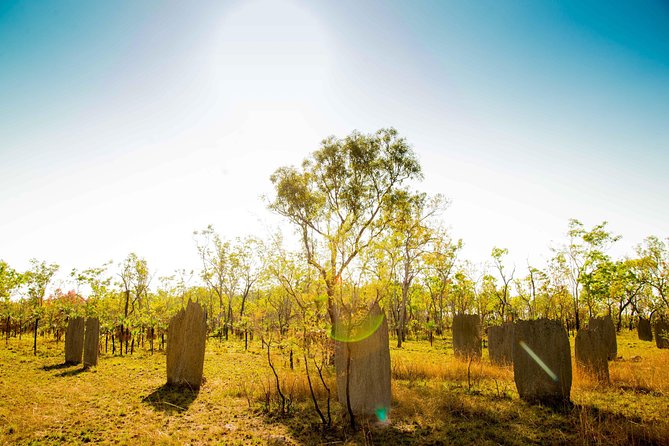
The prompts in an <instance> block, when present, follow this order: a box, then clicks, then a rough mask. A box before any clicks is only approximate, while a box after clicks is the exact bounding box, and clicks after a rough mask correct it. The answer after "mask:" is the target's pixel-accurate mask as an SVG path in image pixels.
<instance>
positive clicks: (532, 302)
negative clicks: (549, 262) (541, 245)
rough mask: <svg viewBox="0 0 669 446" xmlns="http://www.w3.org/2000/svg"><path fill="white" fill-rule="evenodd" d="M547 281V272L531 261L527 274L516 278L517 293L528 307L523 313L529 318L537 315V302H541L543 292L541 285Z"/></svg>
mask: <svg viewBox="0 0 669 446" xmlns="http://www.w3.org/2000/svg"><path fill="white" fill-rule="evenodd" d="M545 281H546V276H545V273H544V272H543V271H541V270H539V269H538V268H535V267H534V266H531V265H530V264H529V263H528V265H527V275H526V276H525V277H523V278H522V279H515V280H514V285H515V288H516V294H517V295H518V298H519V299H520V301H522V302H523V304H524V306H525V309H526V311H523V313H524V315H525V316H526V317H528V318H529V319H535V318H536V317H537V304H538V303H539V302H538V301H539V296H540V294H541V285H542V284H543V283H545Z"/></svg>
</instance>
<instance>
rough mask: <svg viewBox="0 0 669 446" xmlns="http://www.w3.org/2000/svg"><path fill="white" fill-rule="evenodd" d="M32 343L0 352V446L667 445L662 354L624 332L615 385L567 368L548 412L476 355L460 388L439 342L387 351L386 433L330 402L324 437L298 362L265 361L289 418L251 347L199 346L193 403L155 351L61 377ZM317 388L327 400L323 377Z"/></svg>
mask: <svg viewBox="0 0 669 446" xmlns="http://www.w3.org/2000/svg"><path fill="white" fill-rule="evenodd" d="M570 339H571V341H572V352H573V338H570ZM391 343H392V340H391ZM31 344H32V343H31V339H29V337H23V339H22V340H20V341H19V340H17V339H10V341H9V344H8V346H7V347H5V346H3V347H2V348H0V444H45V445H47V444H83V443H94V444H163V445H172V444H192V445H198V444H434V445H438V444H472V443H476V444H620V445H623V444H625V445H626V444H669V373H668V372H667V370H668V369H669V350H658V349H657V348H655V346H654V343H651V342H644V341H638V340H637V339H636V333H631V332H624V333H622V334H621V335H619V336H618V355H619V356H622V360H617V361H614V362H611V363H610V372H611V380H612V385H611V386H609V387H601V386H597V384H596V383H595V382H594V381H592V380H590V379H588V378H587V377H585V376H582V375H581V374H579V373H578V371H577V370H576V369H574V384H573V387H572V401H573V403H574V406H573V407H571V408H566V409H564V410H557V411H556V410H552V409H548V408H544V407H538V406H531V405H528V404H527V403H525V402H523V401H521V400H520V399H519V398H518V394H517V392H516V390H515V385H514V382H513V371H512V369H511V368H500V367H496V366H492V365H490V364H489V362H488V359H487V353H484V360H483V361H481V362H478V363H477V362H473V363H472V364H471V367H470V368H469V375H470V379H469V382H468V379H467V375H468V364H467V363H466V362H464V361H460V360H457V359H455V358H454V357H453V355H452V350H451V348H450V339H448V338H447V339H437V340H435V342H434V346H433V347H430V345H429V343H427V342H426V341H409V342H406V343H405V345H404V347H403V348H402V349H395V348H392V347H391V358H392V375H393V376H392V377H393V407H392V412H391V414H390V420H391V423H390V424H389V425H387V426H378V425H375V424H374V423H371V422H366V423H363V426H362V427H361V428H360V429H359V430H358V431H357V432H353V431H351V430H349V429H348V428H347V427H346V425H347V423H346V421H345V420H343V419H342V414H343V410H342V407H341V406H339V405H338V404H337V403H336V402H334V400H333V403H332V415H333V425H334V427H333V428H331V429H329V430H326V431H325V432H323V431H322V430H321V427H320V420H319V418H318V416H317V415H316V413H315V411H314V410H313V405H312V403H311V400H310V397H309V392H308V387H307V385H306V378H304V371H303V367H304V364H303V363H302V362H301V361H298V360H297V357H296V360H295V370H293V371H291V370H290V368H289V363H288V352H287V351H284V352H283V354H282V353H281V352H280V351H279V349H276V351H275V355H274V362H275V365H277V369H278V372H279V376H280V378H281V380H282V382H283V390H284V392H285V393H286V394H288V396H289V397H291V398H292V399H293V403H292V406H291V409H290V413H289V414H288V415H282V416H280V415H278V411H277V402H276V389H275V386H274V384H273V376H272V375H271V371H270V369H269V367H268V366H267V361H266V355H265V352H264V351H263V350H261V346H260V342H258V341H254V342H252V343H251V344H250V346H249V350H248V351H246V352H245V351H244V343H243V342H238V341H229V342H226V341H223V342H221V341H218V340H213V339H212V340H209V341H208V344H207V350H206V356H205V366H204V367H205V368H204V375H205V379H206V382H205V384H204V386H203V387H202V388H201V390H200V391H199V393H195V392H193V391H189V390H186V391H184V392H181V393H179V392H175V391H173V390H170V389H166V388H164V387H163V385H164V383H165V379H166V377H165V355H164V353H163V352H156V353H154V354H153V355H152V354H150V353H149V352H148V351H145V350H142V349H140V350H138V351H136V352H135V354H134V355H132V356H129V355H128V356H123V357H120V356H112V355H110V354H104V353H103V354H102V355H101V357H100V361H99V364H98V366H97V367H96V368H94V369H92V370H90V371H82V370H81V366H80V365H79V366H67V367H66V366H64V365H62V362H63V353H62V352H63V344H62V343H60V344H58V345H56V343H55V342H53V341H47V340H44V339H39V345H38V355H37V356H36V357H35V356H33V355H32V350H31V347H32V345H31ZM103 344H104V342H103ZM312 373H313V371H312ZM315 381H317V378H316V380H315ZM326 381H327V382H328V383H329V385H330V387H331V388H332V393H333V395H335V389H334V376H332V375H328V376H327V377H326ZM268 389H270V390H269V391H270V392H271V395H269V399H270V402H269V409H268V406H267V399H266V398H267V391H268ZM317 389H318V396H319V401H320V403H321V407H322V408H324V406H325V393H324V390H323V388H322V387H321V386H320V385H319V386H317Z"/></svg>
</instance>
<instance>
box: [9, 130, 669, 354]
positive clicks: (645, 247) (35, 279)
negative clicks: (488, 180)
mask: <svg viewBox="0 0 669 446" xmlns="http://www.w3.org/2000/svg"><path fill="white" fill-rule="evenodd" d="M421 178H422V171H421V166H420V163H419V162H418V159H417V157H416V155H415V153H414V152H413V150H412V148H411V146H410V145H409V144H408V143H407V142H406V140H405V139H404V138H401V137H400V136H399V135H398V133H397V131H396V130H394V129H382V130H379V131H378V132H376V133H373V134H362V133H359V132H353V133H352V134H351V135H349V136H347V137H345V138H337V137H329V138H326V139H325V140H323V142H322V143H321V147H320V149H319V150H317V151H315V152H313V153H312V154H311V155H310V156H309V157H307V158H306V159H305V160H304V162H303V163H302V165H301V166H298V167H295V166H285V167H281V168H279V169H277V170H276V171H275V173H274V174H273V175H272V177H271V178H270V180H271V182H272V184H273V186H274V195H273V196H272V197H271V198H270V199H268V202H267V205H268V207H269V209H271V210H272V211H274V212H275V213H277V214H278V215H281V216H283V217H284V218H285V219H286V221H287V222H289V224H290V226H291V227H292V229H293V230H294V231H295V233H296V234H297V236H298V238H299V240H300V249H299V250H289V249H287V248H286V247H285V243H284V242H283V236H282V234H281V233H280V232H277V233H276V234H273V235H271V236H270V237H267V238H264V239H263V238H259V237H256V236H247V237H244V238H236V239H228V238H225V237H224V236H222V235H221V234H219V233H218V232H217V231H216V230H215V229H214V227H213V226H208V227H207V228H204V229H202V230H197V231H195V232H194V233H193V240H194V248H193V249H194V250H196V252H197V253H198V255H199V258H200V262H201V267H200V269H199V270H198V271H186V270H177V271H175V272H174V274H172V275H170V276H167V277H158V278H156V277H155V274H154V273H153V272H152V271H151V269H150V265H149V264H148V263H147V261H146V260H145V259H143V258H142V257H141V256H139V255H137V254H135V253H130V254H129V255H128V256H127V257H126V258H125V259H124V260H123V261H121V262H120V263H117V264H114V263H112V262H109V263H106V264H104V265H102V266H99V267H91V268H88V269H83V270H78V269H74V270H72V271H71V272H70V273H69V278H70V280H69V282H70V285H71V289H69V290H61V289H57V290H56V291H54V292H53V293H50V294H47V290H48V289H49V288H50V286H51V285H52V282H53V279H54V276H55V274H56V273H57V271H58V270H59V265H57V264H55V263H47V262H44V261H39V260H35V259H33V260H31V262H30V267H29V268H28V269H27V270H26V271H17V270H15V269H13V268H12V267H11V266H10V264H9V263H7V262H6V261H4V260H0V317H2V324H0V325H1V326H2V330H3V332H4V335H5V339H6V342H9V341H10V337H12V336H14V337H21V336H24V335H28V334H32V337H33V341H34V346H33V349H34V351H35V353H36V352H37V343H38V339H39V337H40V335H42V336H47V335H49V336H52V337H53V338H54V339H56V341H59V340H60V339H61V338H62V336H63V333H64V330H65V327H66V324H67V320H68V318H70V317H73V316H80V315H84V316H97V317H99V318H100V323H101V333H102V336H103V337H104V349H105V350H111V352H112V353H116V354H121V355H122V354H132V353H133V351H134V350H135V349H136V348H148V349H150V350H151V351H153V349H154V348H155V345H154V343H156V342H157V344H158V345H157V348H162V347H163V345H164V343H165V332H166V329H167V325H168V323H169V319H170V317H171V316H172V315H173V314H174V313H175V312H176V311H178V310H179V309H180V308H181V307H183V306H184V305H185V303H187V302H188V300H189V299H192V300H195V301H198V302H200V303H201V304H203V305H204V306H205V307H206V308H207V311H208V314H209V321H208V330H209V333H210V336H213V337H217V338H220V339H221V340H223V339H229V338H230V336H236V337H239V338H242V339H246V340H247V341H248V340H249V338H251V339H252V338H253V337H254V336H256V337H260V336H262V337H263V339H271V337H272V336H273V337H274V338H277V339H283V338H289V337H293V338H295V339H299V340H300V343H301V345H302V346H306V347H308V344H309V343H310V342H311V340H313V339H315V338H317V337H319V336H321V335H322V334H323V333H327V331H328V330H333V328H334V327H335V326H336V325H337V324H338V323H340V322H341V321H342V320H344V319H347V320H348V321H349V322H350V320H351V318H355V316H354V315H355V314H357V313H356V312H357V311H358V310H359V309H361V308H369V305H370V303H372V302H378V303H379V304H380V305H381V306H382V307H383V308H384V309H385V312H386V314H387V317H388V322H389V326H390V328H391V330H392V332H393V334H394V339H395V340H396V342H397V346H398V347H401V346H402V342H404V341H405V340H406V339H407V338H408V337H413V338H424V339H429V340H430V341H432V339H433V337H434V336H441V335H443V334H444V332H445V331H446V330H447V329H448V328H449V326H450V321H451V320H452V317H453V316H454V315H455V314H462V313H477V314H479V315H480V316H481V317H482V320H483V323H484V325H490V324H495V323H498V322H502V321H508V320H515V319H532V318H540V317H546V318H550V319H555V320H559V321H561V322H562V323H563V324H565V326H567V328H568V329H571V330H575V329H578V328H579V327H580V326H581V325H583V324H584V322H585V321H587V320H588V319H589V318H591V317H593V316H596V315H599V314H610V315H611V317H612V319H613V320H614V322H615V323H616V326H617V329H618V330H620V329H622V328H623V327H624V326H628V327H630V328H631V327H633V325H634V324H635V322H636V321H637V320H638V318H640V317H642V318H653V317H658V316H662V315H667V314H668V312H669V301H668V293H669V239H662V238H660V237H657V236H649V237H647V238H646V239H645V240H643V241H642V242H641V243H640V244H639V245H637V247H636V249H635V251H634V253H633V254H631V255H628V256H626V257H624V258H619V259H614V258H612V257H611V256H610V255H609V254H608V252H609V249H610V247H611V246H612V245H613V244H614V243H616V242H617V241H618V240H619V239H620V236H619V235H616V234H614V233H612V232H611V231H610V230H609V229H608V227H607V222H602V223H600V224H597V225H595V226H594V227H592V228H588V227H586V226H585V225H584V224H583V223H581V222H580V221H578V220H576V219H572V220H569V222H568V225H567V231H566V233H565V239H564V241H563V243H562V245H561V246H558V247H554V248H552V249H551V257H550V258H549V260H548V261H547V262H546V263H545V264H544V265H531V264H529V263H528V264H526V265H514V264H510V262H509V261H508V256H509V251H508V250H507V249H505V248H501V247H494V248H492V250H491V254H490V258H489V261H488V262H486V263H485V264H483V265H477V264H474V263H473V262H471V261H468V260H466V259H463V258H461V250H462V247H463V243H464V242H463V241H462V240H454V239H453V238H452V237H451V235H450V234H449V231H448V230H447V229H446V226H445V220H444V213H445V211H446V209H447V208H448V204H449V202H448V200H447V199H446V198H445V197H444V196H442V195H434V196H429V195H428V194H426V193H424V192H421V191H419V190H417V188H416V185H417V184H418V182H419V180H420V179H421Z"/></svg>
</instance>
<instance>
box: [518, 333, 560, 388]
mask: <svg viewBox="0 0 669 446" xmlns="http://www.w3.org/2000/svg"><path fill="white" fill-rule="evenodd" d="M520 346H521V347H523V349H524V350H525V351H526V352H527V354H528V355H530V358H532V359H534V362H536V363H537V364H539V367H541V368H542V369H543V370H544V372H546V374H547V375H548V376H550V378H551V379H552V380H553V381H555V382H557V381H558V377H557V375H556V374H555V373H554V372H553V371H552V370H551V369H550V368H549V367H548V366H547V365H546V363H544V362H543V361H542V360H541V358H540V357H539V356H538V355H537V354H536V353H534V352H533V351H532V349H531V348H530V346H529V345H527V344H526V343H525V342H524V341H520Z"/></svg>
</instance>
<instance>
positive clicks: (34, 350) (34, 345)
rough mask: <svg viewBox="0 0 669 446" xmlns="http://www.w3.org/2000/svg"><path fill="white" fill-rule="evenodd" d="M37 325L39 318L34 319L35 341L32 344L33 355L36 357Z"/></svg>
mask: <svg viewBox="0 0 669 446" xmlns="http://www.w3.org/2000/svg"><path fill="white" fill-rule="evenodd" d="M38 324H39V318H37V319H35V338H34V339H35V340H34V342H33V354H34V355H35V356H37V325H38Z"/></svg>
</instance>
